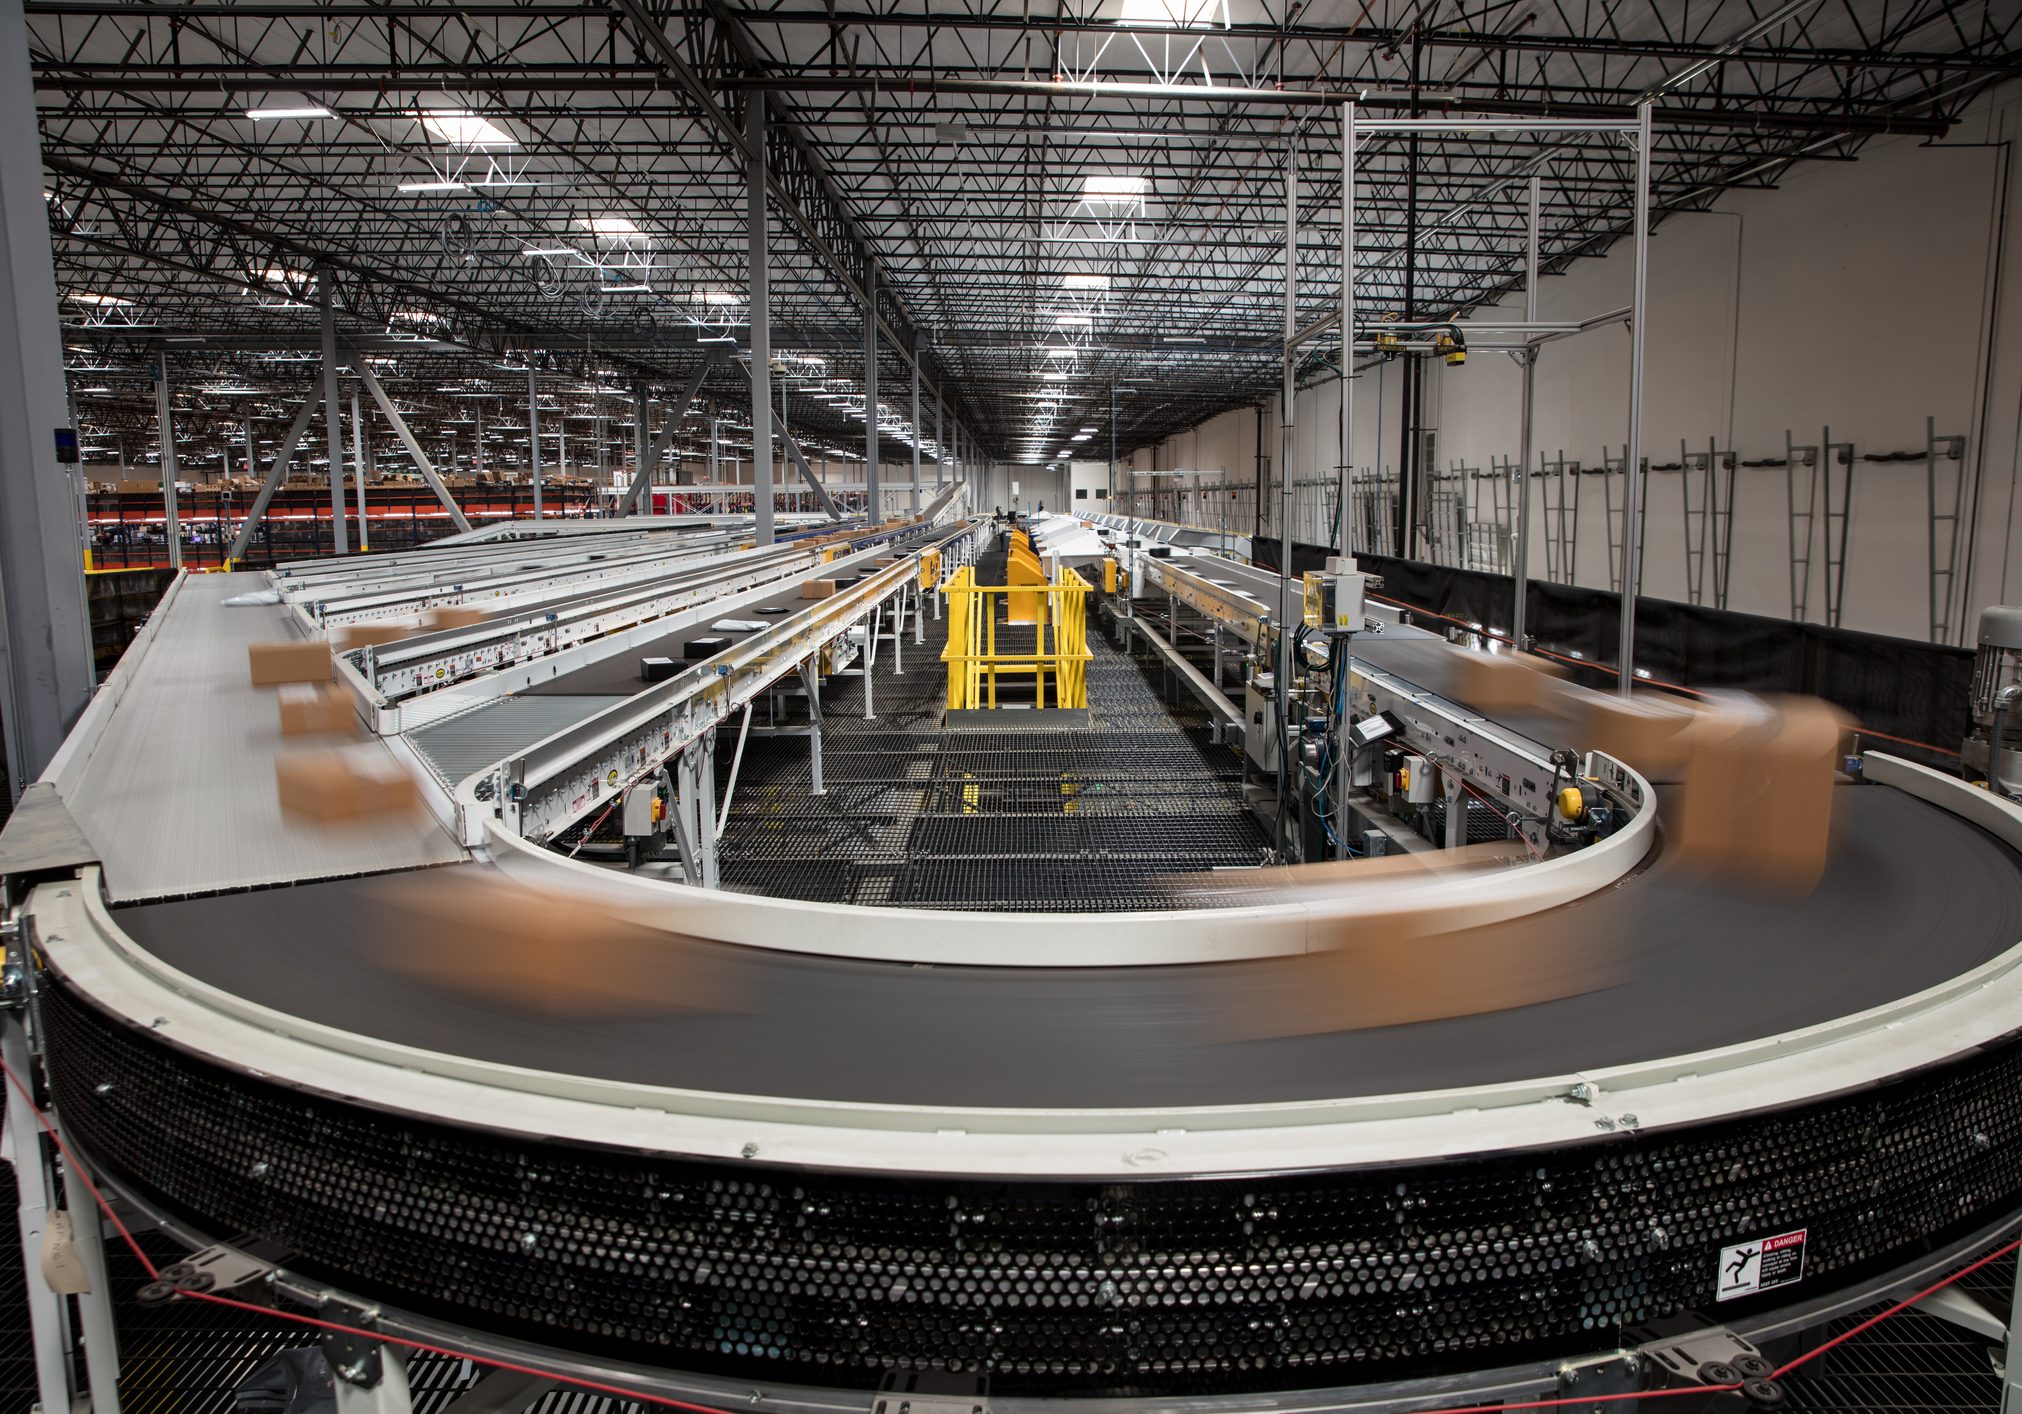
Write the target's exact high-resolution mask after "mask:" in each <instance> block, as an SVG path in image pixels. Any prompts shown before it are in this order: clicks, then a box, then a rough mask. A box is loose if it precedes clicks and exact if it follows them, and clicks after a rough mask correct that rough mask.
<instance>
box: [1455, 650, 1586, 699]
mask: <svg viewBox="0 0 2022 1414" xmlns="http://www.w3.org/2000/svg"><path fill="white" fill-rule="evenodd" d="M1455 657H1456V659H1457V660H1458V667H1457V676H1456V680H1455V684H1454V694H1455V696H1456V697H1458V698H1459V700H1460V701H1461V702H1463V703H1465V704H1466V705H1467V706H1469V707H1472V708H1474V709H1475V710H1476V711H1477V712H1485V713H1495V712H1539V711H1553V710H1556V709H1557V708H1558V706H1559V702H1560V699H1561V697H1562V696H1563V694H1564V687H1563V685H1562V684H1561V683H1560V681H1559V679H1558V676H1557V674H1556V672H1554V671H1552V670H1550V669H1547V668H1546V667H1545V666H1544V665H1543V664H1542V663H1541V662H1539V660H1537V659H1535V658H1531V657H1528V656H1525V655H1522V654H1516V653H1478V652H1474V651H1472V650H1468V651H1463V652H1461V653H1458V654H1456V655H1455Z"/></svg>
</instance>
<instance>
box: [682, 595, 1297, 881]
mask: <svg viewBox="0 0 2022 1414" xmlns="http://www.w3.org/2000/svg"><path fill="white" fill-rule="evenodd" d="M926 629H927V633H926V642H925V643H918V644H916V643H913V642H911V641H910V639H909V640H908V641H907V642H906V644H905V645H904V650H903V661H904V664H905V671H904V672H903V673H894V672H892V671H891V666H890V664H891V645H890V644H888V643H887V644H880V645H879V653H878V666H877V669H876V676H875V679H874V681H873V685H872V706H873V708H874V710H875V712H876V716H875V718H874V719H872V720H869V721H866V720H865V719H864V716H863V701H864V697H863V680H862V679H861V678H836V679H832V680H831V681H830V683H829V685H828V686H827V687H826V688H825V689H824V690H823V697H822V714H823V752H822V765H823V770H822V774H823V781H824V785H825V786H826V793H825V794H823V795H820V796H815V795H813V794H811V787H812V777H811V773H810V769H809V760H808V748H807V742H806V741H805V740H804V739H803V738H800V737H768V738H758V737H754V738H753V739H752V740H751V741H750V742H749V743H748V744H747V746H746V749H745V760H744V764H743V767H742V771H741V773H740V779H739V781H738V784H737V789H736V794H735V796H734V797H733V800H732V810H731V813H730V818H729V823H728V826H727V828H726V830H725V832H724V836H723V841H722V846H721V854H720V858H721V863H722V872H723V883H724V886H725V887H727V888H732V889H742V890H745V891H747V892H751V893H763V894H770V895H774V896H780V897H789V898H804V899H813V900H818V901H821V902H828V903H854V904H886V905H894V906H899V907H915V908H952V909H988V910H993V911H1007V912H1013V911H1040V912H1053V911H1060V910H1074V911H1086V912H1115V911H1121V910H1133V909H1154V908H1171V907H1181V906H1187V907H1192V906H1201V905H1203V904H1206V903H1220V904H1224V905H1234V904H1241V903H1247V902H1251V901H1252V899H1251V898H1250V897H1249V896H1247V895H1246V894H1245V893H1244V892H1243V891H1240V890H1236V891H1226V890H1222V889H1216V890H1214V891H1212V892H1208V891H1199V890H1195V889H1192V888H1189V887H1187V886H1185V885H1183V884H1179V883H1176V882H1174V881H1173V879H1174V876H1176V875H1181V874H1186V873H1189V872H1194V871H1203V870H1211V869H1245V870H1246V869H1250V868H1254V867H1255V866H1257V865H1259V864H1260V863H1261V862H1262V861H1263V858H1264V853H1265V849H1266V846H1267V840H1266V837H1265V833H1264V831H1263V830H1262V829H1261V828H1260V827H1259V826H1258V825H1257V824H1256V823H1255V822H1254V821H1253V820H1252V819H1251V817H1250V816H1249V814H1248V813H1247V812H1246V811H1245V809H1244V808H1243V802H1242V795H1241V776H1242V771H1241V761H1240V758H1239V757H1238V755H1237V754H1236V752H1235V751H1234V750H1233V749H1231V748H1229V747H1224V746H1216V745H1213V744H1211V743H1210V742H1209V740H1208V730H1207V721H1206V718H1205V717H1202V716H1199V715H1197V714H1195V713H1194V712H1193V708H1192V705H1191V703H1190V702H1187V703H1183V704H1180V705H1177V706H1173V707H1168V706H1166V705H1165V704H1164V703H1163V702H1161V701H1160V699H1159V695H1158V689H1157V687H1156V686H1155V684H1154V680H1153V679H1152V678H1151V677H1150V676H1148V674H1147V672H1146V671H1145V669H1144V668H1143V667H1142V666H1141V665H1140V664H1138V663H1136V662H1134V661H1132V659H1131V658H1130V657H1128V656H1127V655H1126V654H1124V653H1123V652H1122V651H1121V650H1119V649H1117V648H1116V647H1115V646H1114V645H1112V644H1111V643H1110V642H1109V641H1108V640H1107V639H1106V638H1105V637H1104V636H1103V635H1101V634H1099V633H1096V634H1091V635H1090V637H1089V643H1090V647H1091V649H1092V650H1093V652H1094V653H1095V658H1094V660H1093V661H1092V662H1091V663H1090V664H1089V667H1088V684H1089V705H1090V708H1091V709H1092V711H1091V724H1090V725H1088V726H1086V727H1080V728H1053V727H1045V726H1019V727H1010V726H1007V727H1006V728H1005V729H1001V730H992V729H987V728H986V729H980V730H979V729H963V730H957V731H943V730H942V727H941V716H942V708H943V707H944V705H945V703H946V695H947V677H946V670H945V669H944V668H943V666H942V664H941V662H940V653H941V648H942V645H943V644H944V642H945V641H946V636H945V630H946V623H945V621H943V622H939V623H937V622H934V621H933V620H931V619H929V620H928V622H927V624H926ZM1003 710H1004V711H1005V712H1006V713H1007V715H1008V714H1009V713H1011V712H1016V711H1019V710H1021V709H1018V708H1005V709H1003ZM733 741H734V737H733V736H732V734H731V733H728V732H726V733H725V735H724V738H723V740H722V742H721V743H720V745H719V748H718V752H717V758H718V769H719V773H720V775H721V776H724V777H727V774H728V770H729V761H730V757H731V755H732V744H733ZM718 784H719V788H720V787H721V786H722V784H723V780H721V779H720V780H719V783H718ZM1229 882H1231V883H1233V882H1234V881H1233V880H1230V881H1229Z"/></svg>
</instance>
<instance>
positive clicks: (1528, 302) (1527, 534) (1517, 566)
mask: <svg viewBox="0 0 2022 1414" xmlns="http://www.w3.org/2000/svg"><path fill="white" fill-rule="evenodd" d="M1538 197H1539V186H1538V174H1537V173H1536V172H1533V173H1531V181H1530V192H1529V195H1528V198H1527V200H1526V201H1525V204H1524V323H1526V324H1535V323H1537V322H1538ZM1523 360H1524V389H1523V416H1522V420H1521V422H1520V423H1519V428H1518V434H1517V474H1516V484H1515V485H1514V486H1512V487H1511V488H1510V490H1511V491H1512V492H1514V493H1515V495H1516V503H1517V522H1516V549H1515V552H1514V553H1513V554H1512V555H1511V556H1510V560H1511V565H1510V576H1511V579H1512V581H1513V588H1514V590H1515V594H1516V601H1515V605H1514V607H1513V608H1512V610H1511V620H1510V637H1512V638H1514V639H1515V640H1516V645H1517V650H1518V651H1519V652H1521V651H1523V650H1524V649H1526V648H1528V647H1529V646H1530V642H1529V638H1528V634H1529V631H1530V628H1529V625H1530V597H1531V595H1530V573H1531V558H1530V557H1531V455H1532V449H1531V442H1532V440H1533V439H1534V436H1535V431H1534V427H1535V417H1536V408H1537V374H1538V346H1537V343H1536V341H1535V340H1533V339H1530V338H1528V337H1527V338H1526V339H1525V341H1524V351H1523Z"/></svg>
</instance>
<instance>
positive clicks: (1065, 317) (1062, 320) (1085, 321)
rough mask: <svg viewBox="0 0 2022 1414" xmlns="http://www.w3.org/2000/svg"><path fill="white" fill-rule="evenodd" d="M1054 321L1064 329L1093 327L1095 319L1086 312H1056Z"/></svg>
mask: <svg viewBox="0 0 2022 1414" xmlns="http://www.w3.org/2000/svg"><path fill="white" fill-rule="evenodd" d="M1053 322H1054V324H1055V325H1056V326H1058V327H1059V328H1062V329H1093V328H1094V327H1095V320H1094V319H1093V318H1092V317H1090V316H1089V315H1086V314H1056V315H1054V316H1053Z"/></svg>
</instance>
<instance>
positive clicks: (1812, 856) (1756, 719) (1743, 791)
mask: <svg viewBox="0 0 2022 1414" xmlns="http://www.w3.org/2000/svg"><path fill="white" fill-rule="evenodd" d="M1849 730H1850V723H1849V722H1848V720H1847V719H1846V718H1845V717H1844V716H1843V715H1842V714H1841V713H1840V712H1839V710H1838V709H1837V708H1835V707H1833V706H1831V705H1830V704H1829V703H1825V702H1820V701H1817V700H1816V699H1813V698H1800V697H1781V698H1773V699H1767V700H1764V701H1762V702H1761V703H1759V704H1758V705H1757V708H1756V710H1754V711H1741V710H1738V709H1733V708H1728V709H1725V710H1721V711H1716V712H1708V713H1706V714H1704V715H1703V717H1702V719H1701V720H1700V721H1699V722H1697V723H1695V724H1694V726H1693V727H1692V729H1691V730H1690V732H1689V733H1688V734H1687V741H1686V746H1687V751H1688V756H1687V761H1686V766H1685V773H1684V790H1683V791H1682V792H1681V794H1682V796H1683V799H1682V800H1680V801H1678V802H1677V806H1676V809H1675V811H1674V817H1673V819H1672V820H1671V822H1670V823H1671V831H1670V838H1669V845H1670V847H1671V849H1672V850H1674V851H1675V853H1676V856H1677V858H1678V860H1679V862H1680V863H1681V864H1683V865H1684V866H1685V867H1687V868H1690V869H1692V870H1694V871H1695V872H1698V873H1702V874H1707V875H1711V876H1714V877H1717V878H1719V879H1722V880H1723V881H1731V882H1734V883H1738V884H1745V885H1749V886H1752V887H1756V888H1767V889H1774V890H1780V891H1786V892H1793V893H1803V892H1808V891H1810V890H1811V889H1813V888H1815V887H1816V886H1817V885H1818V882H1819V880H1820V879H1821V878H1822V877H1824V874H1825V868H1826V863H1827V861H1828V858H1829V853H1830V845H1831V837H1832V801H1833V788H1834V782H1835V780H1836V779H1837V773H1838V769H1839V760H1840V748H1841V744H1842V742H1843V740H1844V738H1845V736H1846V733H1847V732H1848V731H1849Z"/></svg>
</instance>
